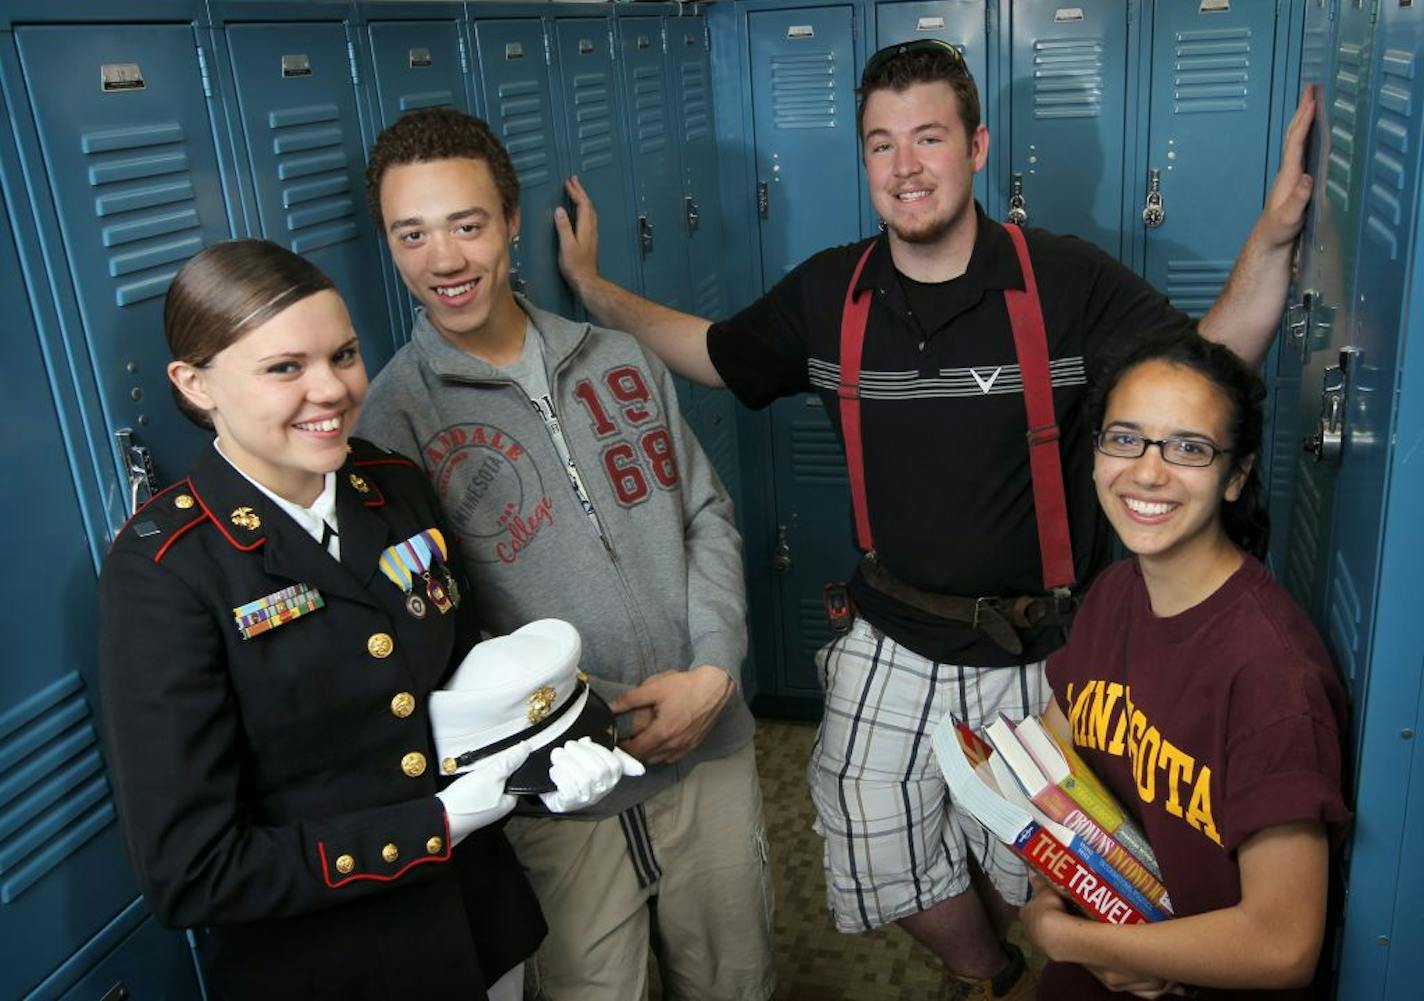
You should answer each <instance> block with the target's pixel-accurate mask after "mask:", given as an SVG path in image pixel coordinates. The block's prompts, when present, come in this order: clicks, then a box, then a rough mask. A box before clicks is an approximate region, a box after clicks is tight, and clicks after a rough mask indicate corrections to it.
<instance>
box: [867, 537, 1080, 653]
mask: <svg viewBox="0 0 1424 1001" xmlns="http://www.w3.org/2000/svg"><path fill="white" fill-rule="evenodd" d="M860 576H861V578H862V579H863V580H864V581H865V582H866V583H867V584H869V585H870V586H871V587H873V588H874V589H875V590H877V591H879V592H880V593H881V594H884V595H888V596H889V597H891V598H894V599H895V600H896V601H898V602H900V603H901V604H904V605H909V606H910V607H911V608H918V609H919V610H920V611H922V612H929V613H930V614H931V615H934V616H937V617H938V618H941V619H948V620H949V621H951V622H962V623H964V624H966V625H968V626H970V627H971V628H974V629H977V630H979V631H980V632H981V633H983V634H984V635H985V636H987V637H989V638H990V639H991V640H993V641H994V642H995V643H997V644H998V645H999V646H1000V647H1001V648H1003V649H1004V650H1007V651H1008V652H1009V653H1013V654H1020V653H1023V641H1022V640H1021V639H1020V638H1019V634H1018V632H1017V630H1019V629H1031V628H1034V627H1035V626H1052V625H1064V624H1067V623H1068V622H1069V621H1070V620H1071V619H1072V617H1073V612H1074V610H1075V609H1076V608H1077V607H1078V597H1077V595H1075V594H1072V593H1071V592H1069V591H1068V590H1067V589H1066V588H1065V589H1063V590H1062V591H1061V592H1059V591H1055V592H1054V593H1052V594H1022V595H1015V596H1012V597H1004V596H1000V595H980V596H979V597H977V598H966V597H961V596H959V595H953V594H934V593H932V592H930V591H921V590H920V589H919V588H917V587H914V586H912V585H910V584H906V583H905V582H904V581H902V580H900V579H899V578H897V577H895V576H894V575H893V574H892V573H890V571H888V570H886V569H885V568H884V567H883V566H881V565H880V561H879V560H878V559H877V558H876V556H875V554H874V553H873V552H871V553H866V554H865V555H864V556H862V557H861V560H860Z"/></svg>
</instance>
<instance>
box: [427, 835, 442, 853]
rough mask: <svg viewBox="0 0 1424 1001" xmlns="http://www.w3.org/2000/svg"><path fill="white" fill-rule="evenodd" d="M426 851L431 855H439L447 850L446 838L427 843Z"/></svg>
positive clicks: (432, 839) (431, 840)
mask: <svg viewBox="0 0 1424 1001" xmlns="http://www.w3.org/2000/svg"><path fill="white" fill-rule="evenodd" d="M425 850H426V851H427V852H429V853H430V854H431V855H439V854H440V853H441V852H443V851H444V850H445V839H444V838H431V839H430V840H429V841H427V842H426V843H425Z"/></svg>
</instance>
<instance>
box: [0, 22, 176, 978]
mask: <svg viewBox="0 0 1424 1001" xmlns="http://www.w3.org/2000/svg"><path fill="white" fill-rule="evenodd" d="M25 30H30V31H32V30H34V29H25ZM149 30H150V32H153V31H154V29H149ZM175 30H178V29H175ZM91 34H92V32H91ZM116 34H121V33H117V32H116ZM187 35H188V38H189V39H190V46H189V49H188V51H187V52H186V53H185V61H187V60H189V59H191V58H192V50H191V38H192V34H191V30H190V29H189V30H187ZM31 37H32V38H33V37H39V36H31ZM44 37H46V38H47V37H49V36H48V35H46V36H44ZM0 39H3V40H4V41H5V42H6V43H7V47H8V43H9V41H10V39H9V36H8V34H0ZM71 40H72V41H73V42H74V45H73V47H72V48H71V49H70V50H69V51H70V52H71V53H74V54H75V56H78V55H79V54H81V53H85V49H86V46H84V45H81V44H79V37H78V36H71ZM119 44H122V40H119ZM88 49H89V51H88V53H87V54H91V55H92V53H93V49H92V41H91V45H90V46H89V47H88ZM130 51H134V50H130ZM36 54H37V50H36V49H35V48H34V47H33V46H32V47H31V48H30V57H31V58H32V59H33V58H34V57H35V56H36ZM72 58H74V57H72ZM135 58H139V59H140V61H139V65H140V66H141V67H143V71H144V73H145V75H146V79H147V80H148V81H152V83H153V84H154V86H155V89H156V88H157V86H158V82H159V81H161V80H165V79H166V73H165V71H164V70H162V69H160V63H161V60H158V59H156V58H155V55H154V50H152V49H148V50H143V51H142V56H141V57H135ZM125 61H126V62H133V61H134V60H133V59H129V60H125ZM78 64H79V63H78V59H77V58H74V61H73V62H71V63H69V64H68V70H69V73H70V74H71V75H72V76H74V77H79V76H80V75H81V74H79V73H77V72H75V66H76V65H78ZM98 65H99V64H98V63H94V64H93V66H92V69H93V70H94V72H93V74H92V75H91V74H90V73H87V72H86V73H84V74H82V76H83V78H84V80H85V81H86V82H87V83H88V84H89V85H90V86H91V87H92V88H93V89H94V90H95V91H97V90H98V88H97V87H95V86H93V85H94V82H95V80H96V78H97V77H98V76H99V71H98ZM31 82H32V84H34V85H39V84H43V83H45V82H47V78H45V77H40V78H38V79H34V80H32V81H31ZM86 96H87V95H86ZM89 103H97V102H94V101H93V100H92V99H90V102H89ZM0 109H3V110H4V111H5V112H6V114H7V115H8V114H10V113H11V106H10V105H9V103H8V102H7V101H4V100H0ZM149 111H150V113H152V111H153V106H152V105H150V106H149ZM110 124H111V125H114V126H121V125H122V124H123V123H122V121H117V122H114V121H111V123H110ZM75 129H76V126H75V125H74V124H73V123H71V124H70V126H69V131H70V137H71V138H74V132H75ZM51 139H53V135H51ZM69 145H73V146H75V147H78V146H79V143H78V142H73V143H70V144H69ZM81 176H82V175H81ZM0 183H3V187H4V192H5V196H6V205H7V211H6V212H5V213H4V214H0V301H3V302H5V303H6V305H7V307H8V316H7V323H6V334H7V336H6V337H5V340H4V344H3V346H0V398H2V399H4V400H5V401H6V405H7V406H8V407H9V408H10V411H9V412H10V413H11V415H23V416H22V417H19V418H18V419H19V422H20V425H21V428H22V430H21V433H18V434H12V435H11V436H10V437H9V439H8V441H7V446H6V460H7V466H8V468H9V469H10V471H11V478H10V483H11V486H10V487H9V488H7V489H6V490H5V492H4V494H3V497H0V521H3V523H4V524H5V525H6V526H8V527H9V531H8V532H7V533H6V542H5V546H6V552H7V554H8V556H9V558H10V559H12V560H13V561H14V563H13V565H14V566H16V567H30V568H36V569H37V570H38V572H39V573H40V574H41V575H42V579H43V582H44V586H43V587H41V588H39V589H38V591H37V590H36V589H35V587H34V581H33V579H32V578H33V574H25V575H15V576H13V577H12V578H11V579H10V582H9V583H8V584H7V585H6V587H5V597H4V600H3V601H0V609H3V611H0V630H3V634H4V635H5V636H6V638H7V649H6V663H5V670H4V671H3V672H0V970H3V971H4V972H3V975H0V991H3V992H4V993H5V994H6V996H10V997H22V996H23V997H30V998H53V997H58V996H60V994H62V993H63V992H64V991H66V990H69V989H70V988H71V987H72V986H73V985H74V984H76V983H77V982H80V981H81V980H82V978H84V977H85V976H86V974H90V971H91V970H92V969H93V968H94V966H95V963H96V962H98V961H99V960H100V959H101V957H103V956H104V955H105V954H106V953H109V952H110V951H111V950H113V949H114V947H115V946H116V945H117V944H118V943H120V942H121V941H122V940H124V938H125V936H129V935H131V934H132V935H133V936H134V937H138V936H139V935H140V933H139V932H135V931H134V930H135V929H136V928H140V927H142V928H143V929H144V931H143V932H142V933H141V935H142V941H140V942H138V943H137V944H136V945H126V946H125V947H124V948H122V949H120V950H119V951H118V952H115V953H114V954H113V955H112V956H111V957H110V959H109V960H108V961H107V962H108V964H109V966H108V970H107V976H108V983H107V984H105V985H104V988H103V990H107V989H108V988H109V987H110V986H112V985H113V984H114V983H115V982H124V983H126V984H142V985H145V986H147V987H149V988H157V987H158V986H159V984H160V983H161V984H163V987H164V989H165V991H166V996H167V997H170V998H174V999H178V998H196V997H197V984H196V981H195V980H194V977H193V972H192V966H191V961H190V959H189V954H188V949H187V946H186V944H185V943H184V941H183V937H182V936H181V935H179V934H175V933H172V932H166V931H162V930H161V929H158V928H157V927H156V926H154V925H153V923H152V921H147V922H146V923H145V918H146V913H147V912H146V911H145V910H144V908H143V907H142V905H141V903H138V902H137V898H138V889H137V886H136V885H135V883H134V880H133V877H132V876H131V875H130V873H129V869H128V864H127V862H126V861H125V859H124V856H123V851H122V846H121V845H120V843H119V833H118V829H117V827H116V825H115V823H114V803H113V797H112V795H111V794H110V790H109V786H108V781H107V779H106V777H105V774H104V765H103V760H102V757H101V754H100V746H99V736H98V732H97V729H96V725H97V721H96V718H95V709H96V699H95V691H94V682H95V650H94V644H93V637H94V631H93V630H94V627H93V623H94V621H95V617H96V614H97V607H96V605H97V601H96V595H95V578H94V555H93V554H94V552H96V551H97V552H102V551H103V550H104V548H106V546H107V540H106V539H103V538H100V539H97V540H95V539H92V538H90V536H89V533H88V532H87V531H86V528H85V519H84V517H83V514H82V512H81V507H80V502H79V497H78V495H77V493H76V481H75V475H74V471H73V470H72V468H71V467H70V465H69V462H68V461H67V453H68V452H69V450H70V448H69V444H68V443H66V441H65V433H66V422H65V421H64V420H63V419H62V418H61V415H60V413H59V412H57V409H56V403H55V397H54V395H53V393H54V392H55V390H54V388H53V387H55V386H56V385H57V384H62V383H64V382H66V381H67V379H68V373H66V372H63V371H61V370H56V368H55V366H61V367H62V366H64V365H66V364H68V363H69V361H70V360H69V359H68V358H66V357H65V355H64V353H63V352H57V351H56V350H55V349H56V347H57V345H56V344H54V343H53V342H52V341H50V342H46V343H44V344H42V342H41V338H40V336H39V334H38V331H37V329H36V317H39V316H43V317H44V318H45V322H46V324H48V322H49V321H50V315H49V307H48V305H47V304H44V303H43V302H42V301H40V302H37V301H36V300H34V299H32V298H31V297H30V295H29V294H28V293H27V290H26V288H25V286H24V285H23V284H22V280H21V278H22V273H21V263H20V260H19V257H18V256H17V252H16V246H15V243H14V233H13V231H12V229H11V222H10V220H11V218H12V216H11V213H12V212H14V213H15V215H16V216H17V217H20V218H23V216H22V215H21V213H20V211H19V205H20V204H21V203H20V202H19V201H18V199H21V198H22V197H23V195H22V189H21V188H20V186H19V179H18V177H17V174H16V171H15V169H14V164H13V162H12V154H11V152H10V150H9V148H8V146H5V145H4V144H0ZM21 225H23V223H22V224H21ZM94 270H97V269H94ZM38 294H39V295H41V296H42V295H43V293H42V292H40V293H38ZM106 329H111V330H112V329H113V325H112V324H110V326H109V327H108V328H106ZM120 329H125V330H131V329H132V328H120ZM96 336H97V335H96ZM73 361H74V363H75V364H79V365H84V366H87V365H89V364H90V361H89V359H87V358H82V357H80V358H75V359H73ZM71 416H72V415H71ZM101 992H102V991H100V992H94V993H91V994H90V995H89V996H91V997H92V996H97V995H98V993H101Z"/></svg>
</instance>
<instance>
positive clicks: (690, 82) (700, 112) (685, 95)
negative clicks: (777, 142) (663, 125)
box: [681, 61, 712, 315]
mask: <svg viewBox="0 0 1424 1001" xmlns="http://www.w3.org/2000/svg"><path fill="white" fill-rule="evenodd" d="M681 79H682V141H683V142H684V143H691V142H695V141H697V140H699V139H711V138H712V102H711V101H710V100H709V99H708V92H707V67H706V66H705V65H704V64H703V63H702V62H700V61H695V62H686V63H683V64H682V77H681ZM703 315H706V314H703Z"/></svg>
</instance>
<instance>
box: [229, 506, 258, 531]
mask: <svg viewBox="0 0 1424 1001" xmlns="http://www.w3.org/2000/svg"><path fill="white" fill-rule="evenodd" d="M231 519H232V523H233V524H234V525H236V526H237V527H238V528H245V529H247V530H248V531H249V532H255V531H257V530H258V529H259V528H261V527H262V519H261V518H259V517H257V512H256V511H253V510H252V508H250V507H240V508H238V509H237V510H235V511H233V512H232V515H231Z"/></svg>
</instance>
